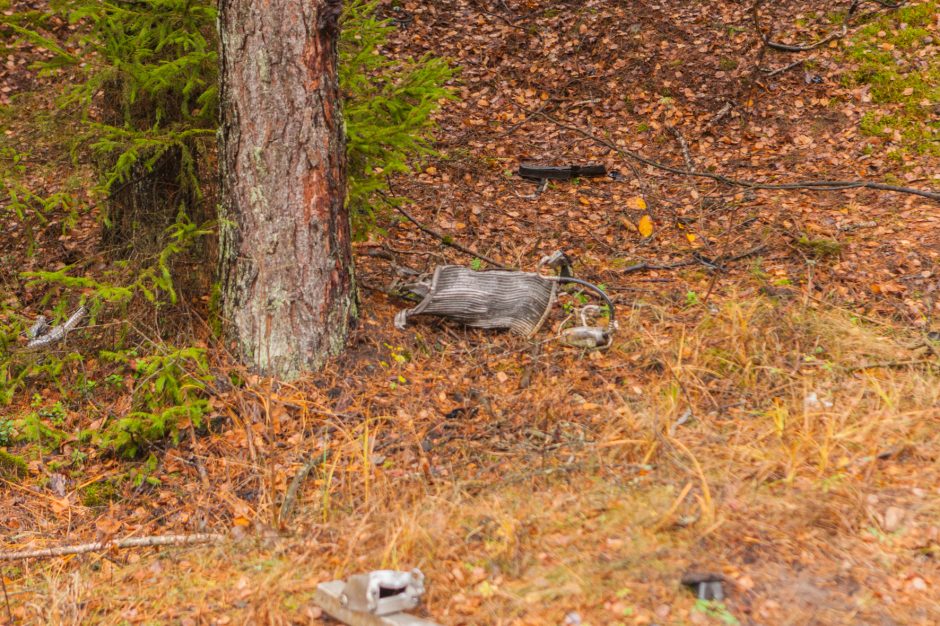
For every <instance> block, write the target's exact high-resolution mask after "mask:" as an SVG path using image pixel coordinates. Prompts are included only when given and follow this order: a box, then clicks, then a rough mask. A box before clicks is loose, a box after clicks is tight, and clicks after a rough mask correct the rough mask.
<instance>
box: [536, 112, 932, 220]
mask: <svg viewBox="0 0 940 626" xmlns="http://www.w3.org/2000/svg"><path fill="white" fill-rule="evenodd" d="M539 115H540V116H541V117H543V118H545V119H547V120H548V121H550V122H552V123H553V124H555V125H556V126H559V127H561V128H565V129H568V130H570V131H573V132H576V133H579V134H581V135H583V136H585V137H587V138H588V139H591V140H592V141H595V142H596V143H599V144H601V145H602V146H606V147H608V148H610V149H611V150H613V151H614V152H616V153H618V154H620V155H622V156H626V157H629V158H631V159H633V160H635V161H639V162H640V163H643V164H644V165H649V166H650V167H655V168H656V169H658V170H662V171H664V172H669V173H671V174H679V175H680V176H698V177H699V178H708V179H711V180H714V181H716V182H719V183H723V184H725V185H732V186H735V187H745V188H747V189H771V190H784V189H804V190H807V191H844V190H847V189H876V190H879V191H890V192H893V193H907V194H912V195H915V196H921V197H922V198H927V199H929V200H934V201H936V202H940V192H938V191H932V190H925V189H915V188H913V187H900V186H897V185H886V184H884V183H876V182H872V181H867V180H807V181H799V182H793V183H756V182H753V181H749V180H741V179H737V178H730V177H728V176H724V175H722V174H713V173H711V172H690V171H688V170H684V169H680V168H678V167H672V166H670V165H665V164H663V163H659V162H657V161H654V160H652V159H650V158H647V157H645V156H643V155H642V154H639V153H637V152H633V151H632V150H627V149H626V148H621V147H619V146H617V145H616V144H614V143H613V142H610V141H608V140H606V139H603V138H601V137H598V136H596V135H594V134H592V133H590V132H588V131H586V130H584V129H583V128H579V127H577V126H571V125H569V124H565V123H564V122H561V121H559V120H557V119H555V118H554V117H552V116H551V115H548V114H547V113H539Z"/></svg>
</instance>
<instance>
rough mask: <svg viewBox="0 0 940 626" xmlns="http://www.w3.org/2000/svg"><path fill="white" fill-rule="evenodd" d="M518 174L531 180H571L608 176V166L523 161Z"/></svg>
mask: <svg viewBox="0 0 940 626" xmlns="http://www.w3.org/2000/svg"><path fill="white" fill-rule="evenodd" d="M517 174H519V176H521V177H522V178H528V179H530V180H549V179H550V180H571V179H572V178H586V177H595V176H606V175H607V168H606V167H604V166H603V165H600V164H590V165H541V164H539V163H522V164H520V165H519V171H518V172H517Z"/></svg>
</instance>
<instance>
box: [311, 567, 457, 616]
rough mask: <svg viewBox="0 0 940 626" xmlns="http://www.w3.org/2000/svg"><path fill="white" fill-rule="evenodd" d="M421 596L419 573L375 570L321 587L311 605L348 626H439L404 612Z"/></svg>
mask: <svg viewBox="0 0 940 626" xmlns="http://www.w3.org/2000/svg"><path fill="white" fill-rule="evenodd" d="M423 594H424V575H423V574H422V573H421V571H420V570H418V569H413V570H411V571H410V572H399V571H395V570H376V571H374V572H369V573H366V574H356V575H354V576H350V577H349V579H348V580H347V581H345V582H344V581H342V580H334V581H331V582H326V583H320V584H319V585H317V589H316V591H315V592H314V602H315V603H316V604H317V605H318V606H319V607H320V608H322V609H323V610H324V611H325V612H326V613H327V614H328V615H330V617H332V618H334V619H337V620H339V621H341V622H343V623H344V624H348V625H349V626H439V625H438V624H435V623H434V622H430V621H428V620H425V619H421V618H419V617H415V616H414V615H410V614H408V613H405V612H404V611H408V610H411V609H414V608H415V607H416V606H418V603H419V602H420V600H421V596H422V595H423Z"/></svg>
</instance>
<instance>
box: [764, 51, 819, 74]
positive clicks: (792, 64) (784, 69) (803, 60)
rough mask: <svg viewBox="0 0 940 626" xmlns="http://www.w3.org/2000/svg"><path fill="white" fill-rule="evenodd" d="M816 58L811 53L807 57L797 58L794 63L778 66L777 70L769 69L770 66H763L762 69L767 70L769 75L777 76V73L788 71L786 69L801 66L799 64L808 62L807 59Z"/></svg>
mask: <svg viewBox="0 0 940 626" xmlns="http://www.w3.org/2000/svg"><path fill="white" fill-rule="evenodd" d="M814 58H815V57H814V56H813V55H812V54H811V55H809V56H808V57H806V58H805V59H799V60H797V61H794V62H793V63H787V64H786V65H784V66H783V67H778V68H777V69H775V70H772V69H769V68H762V71H764V72H766V73H767V76H776V75H777V74H783V73H784V72H786V71H788V70H792V69H793V68H794V67H797V66H799V65H802V64H804V63H806V62H807V61H812V60H813V59H814Z"/></svg>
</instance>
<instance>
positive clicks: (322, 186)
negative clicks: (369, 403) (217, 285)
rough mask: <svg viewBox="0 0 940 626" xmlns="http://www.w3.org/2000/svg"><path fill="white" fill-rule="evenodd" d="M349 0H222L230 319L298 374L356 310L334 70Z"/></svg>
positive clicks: (224, 270) (276, 367) (243, 347)
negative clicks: (343, 7)
mask: <svg viewBox="0 0 940 626" xmlns="http://www.w3.org/2000/svg"><path fill="white" fill-rule="evenodd" d="M340 8H341V0H267V1H266V2H259V1H258V0H221V1H220V3H219V30H220V35H221V101H222V131H221V149H220V159H219V160H220V164H221V167H222V197H223V200H222V209H221V215H220V218H221V219H220V263H221V267H220V270H221V280H222V286H221V287H222V298H223V307H222V311H223V315H224V318H225V319H224V323H225V325H226V327H227V334H228V336H229V337H230V338H231V339H232V340H233V341H234V343H235V348H236V350H237V353H238V354H239V355H240V356H241V358H242V360H243V362H245V363H246V364H248V365H250V366H253V367H254V368H255V369H256V370H258V371H260V372H261V373H264V374H268V375H273V376H278V377H280V378H288V379H289V378H294V377H296V376H297V375H299V374H300V373H302V372H303V371H308V370H313V369H316V368H318V367H320V366H321V365H322V364H323V362H324V361H325V359H326V358H327V357H328V356H330V355H332V354H336V353H338V352H339V351H340V350H341V349H342V348H343V345H344V343H345V339H346V335H347V331H348V328H349V324H350V322H351V320H352V319H353V318H354V317H355V315H356V295H355V286H354V282H353V268H352V254H351V249H350V239H349V216H348V214H347V213H346V210H345V208H344V199H345V187H346V161H345V147H344V135H343V121H342V115H341V112H340V100H339V84H338V77H337V71H336V62H337V52H336V40H337V36H338V19H339V13H340Z"/></svg>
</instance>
